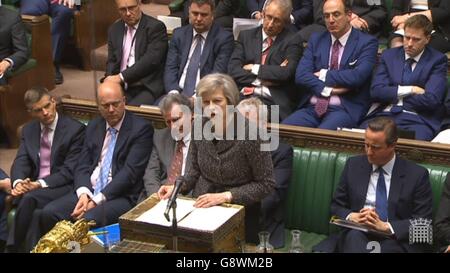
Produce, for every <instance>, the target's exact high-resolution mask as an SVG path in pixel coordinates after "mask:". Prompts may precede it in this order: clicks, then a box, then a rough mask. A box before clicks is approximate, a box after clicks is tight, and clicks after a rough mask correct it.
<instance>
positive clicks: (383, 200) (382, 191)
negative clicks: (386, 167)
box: [375, 167, 388, 221]
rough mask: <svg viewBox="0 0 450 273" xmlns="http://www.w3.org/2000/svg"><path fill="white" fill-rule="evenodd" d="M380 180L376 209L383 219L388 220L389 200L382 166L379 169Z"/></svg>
mask: <svg viewBox="0 0 450 273" xmlns="http://www.w3.org/2000/svg"><path fill="white" fill-rule="evenodd" d="M377 172H378V182H377V193H376V200H375V210H376V212H377V213H378V216H379V217H380V219H381V220H382V221H387V218H388V201H387V193H386V183H385V181H384V171H383V168H382V167H379V168H378V169H377Z"/></svg>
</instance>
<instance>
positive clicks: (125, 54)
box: [120, 26, 134, 72]
mask: <svg viewBox="0 0 450 273" xmlns="http://www.w3.org/2000/svg"><path fill="white" fill-rule="evenodd" d="M133 32H134V28H133V27H130V26H127V35H126V37H125V43H124V45H123V50H122V63H121V64H120V72H122V71H124V70H125V69H126V68H127V65H128V59H129V58H130V53H131V47H132V45H133Z"/></svg>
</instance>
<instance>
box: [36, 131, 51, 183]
mask: <svg viewBox="0 0 450 273" xmlns="http://www.w3.org/2000/svg"><path fill="white" fill-rule="evenodd" d="M49 131H50V129H49V128H48V127H44V129H43V131H42V137H41V148H40V150H39V158H40V160H39V161H40V166H39V179H41V178H44V177H47V176H48V175H50V154H51V147H50V141H49V139H48V133H49Z"/></svg>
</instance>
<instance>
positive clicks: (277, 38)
mask: <svg viewBox="0 0 450 273" xmlns="http://www.w3.org/2000/svg"><path fill="white" fill-rule="evenodd" d="M291 12H292V4H291V1H288V0H268V1H267V3H266V5H265V7H264V10H263V12H262V16H263V17H262V20H263V25H262V26H260V27H257V28H254V29H250V30H245V31H242V32H241V33H240V34H239V38H238V41H237V42H236V45H235V48H234V51H233V54H232V55H231V59H230V62H229V64H228V73H229V74H230V76H232V77H233V79H234V80H235V81H236V83H237V85H238V86H239V88H240V92H241V96H242V97H245V98H248V97H252V96H256V97H258V98H260V99H261V100H262V101H263V103H264V104H266V105H279V107H280V108H279V110H280V112H279V113H280V117H281V119H284V118H286V117H287V116H288V115H289V114H290V113H292V111H294V110H295V108H296V107H297V105H298V103H299V99H300V92H298V88H297V87H296V86H295V84H294V82H293V78H294V74H295V69H296V67H297V64H298V61H299V59H300V56H301V55H302V42H301V40H300V36H298V35H295V32H293V31H292V30H291V29H290V28H289V25H290V14H291Z"/></svg>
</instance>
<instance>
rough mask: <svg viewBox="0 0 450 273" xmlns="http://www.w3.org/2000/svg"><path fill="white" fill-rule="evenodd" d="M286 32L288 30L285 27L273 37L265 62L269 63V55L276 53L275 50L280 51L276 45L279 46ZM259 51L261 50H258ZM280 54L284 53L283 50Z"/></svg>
mask: <svg viewBox="0 0 450 273" xmlns="http://www.w3.org/2000/svg"><path fill="white" fill-rule="evenodd" d="M287 33H288V31H287V29H286V28H285V29H283V31H282V32H280V33H279V34H278V35H277V38H276V39H275V41H274V42H273V44H272V47H271V48H270V50H269V55H267V59H266V64H269V63H270V59H271V57H272V55H273V54H276V53H277V52H278V53H281V52H280V50H279V49H278V47H279V46H280V44H281V43H282V42H283V40H284V38H285V36H286V35H287ZM260 52H261V50H260ZM282 54H284V52H283V53H282Z"/></svg>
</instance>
